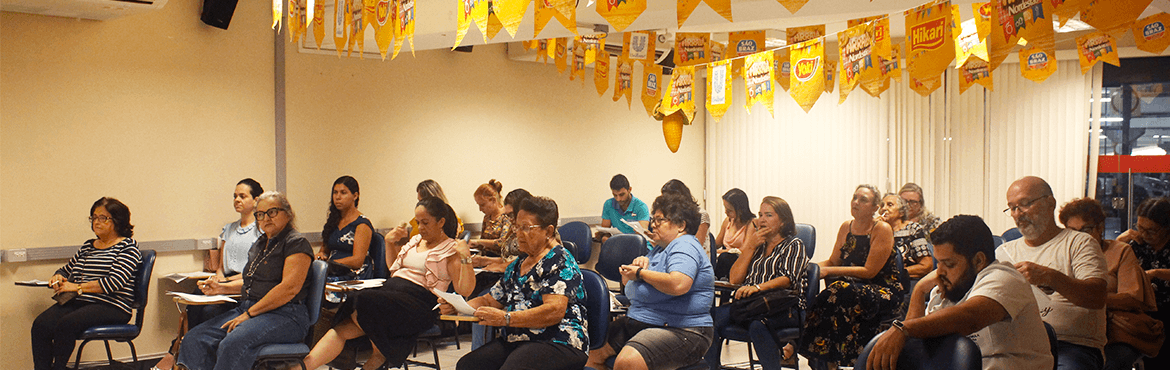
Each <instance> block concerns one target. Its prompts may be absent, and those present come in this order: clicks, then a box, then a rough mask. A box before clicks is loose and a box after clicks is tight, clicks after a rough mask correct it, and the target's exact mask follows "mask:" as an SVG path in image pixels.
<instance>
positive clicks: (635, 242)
mask: <svg viewBox="0 0 1170 370" xmlns="http://www.w3.org/2000/svg"><path fill="white" fill-rule="evenodd" d="M647 252H648V251H647V250H646V238H643V237H642V236H641V235H638V234H619V235H614V236H611V237H609V239H606V240H605V244H602V245H601V253H600V254H599V255H598V256H597V264H595V265H593V267H594V269H595V270H597V273H599V274H601V276H602V277H605V278H606V279H609V280H613V281H622V274H621V273H619V272H618V267H621V266H622V265H628V264H630V262H633V261H634V258H638V257H639V256H645V255H646V253H647Z"/></svg>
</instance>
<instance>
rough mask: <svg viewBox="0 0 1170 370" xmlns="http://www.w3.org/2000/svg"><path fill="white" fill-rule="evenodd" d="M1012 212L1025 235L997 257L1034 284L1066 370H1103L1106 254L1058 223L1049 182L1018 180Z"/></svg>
mask: <svg viewBox="0 0 1170 370" xmlns="http://www.w3.org/2000/svg"><path fill="white" fill-rule="evenodd" d="M1007 202H1008V209H1005V210H1004V212H1005V213H1008V214H1009V215H1011V216H1012V219H1013V220H1015V222H1016V227H1017V228H1019V230H1020V233H1021V234H1023V235H1024V237H1022V238H1019V239H1016V240H1013V241H1010V242H1007V243H1004V244H1003V245H1002V246H1000V247H999V249H998V250H997V251H996V258H997V259H999V260H1000V261H1003V262H1006V263H1011V264H1013V265H1014V266H1015V268H1016V270H1019V271H1020V273H1021V274H1023V275H1024V278H1026V279H1028V282H1029V283H1031V284H1032V293H1033V295H1034V296H1035V297H1036V303H1037V304H1038V305H1039V307H1040V317H1041V318H1043V319H1044V321H1045V322H1047V323H1048V324H1049V325H1052V328H1053V329H1055V330H1056V339H1057V340H1058V341H1057V345H1056V347H1057V353H1056V364H1057V366H1058V367H1059V368H1060V369H1101V368H1102V367H1103V366H1104V355H1103V354H1102V352H1101V349H1102V348H1104V347H1105V341H1106V340H1105V322H1106V320H1105V293H1106V280H1105V278H1106V276H1107V265H1106V262H1105V255H1104V253H1102V252H1101V248H1100V247H1099V246H1098V245H1097V241H1096V240H1094V239H1093V238H1092V237H1091V236H1089V234H1085V233H1082V232H1079V231H1073V230H1068V229H1063V228H1061V227H1060V226H1057V224H1056V217H1055V216H1054V210H1055V209H1056V199H1055V198H1053V196H1052V188H1051V187H1049V186H1048V183H1046V182H1044V180H1043V179H1040V178H1039V177H1034V176H1028V177H1024V178H1021V179H1019V180H1016V181H1015V182H1013V183H1012V185H1011V187H1009V188H1008V191H1007Z"/></svg>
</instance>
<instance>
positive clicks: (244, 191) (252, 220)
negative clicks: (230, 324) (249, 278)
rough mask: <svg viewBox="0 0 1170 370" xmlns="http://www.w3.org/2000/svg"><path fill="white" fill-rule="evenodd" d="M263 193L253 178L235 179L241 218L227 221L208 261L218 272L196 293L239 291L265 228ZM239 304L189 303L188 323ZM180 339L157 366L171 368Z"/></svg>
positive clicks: (194, 323) (200, 284)
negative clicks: (259, 202)
mask: <svg viewBox="0 0 1170 370" xmlns="http://www.w3.org/2000/svg"><path fill="white" fill-rule="evenodd" d="M263 193H264V188H263V187H261V186H260V183H259V182H256V180H253V179H250V178H249V179H243V180H240V182H238V183H236V190H235V192H234V193H233V194H232V204H233V205H234V206H235V208H236V212H238V213H239V214H240V219H239V220H237V221H232V222H230V223H228V224H227V225H224V227H223V231H221V232H220V234H219V250H217V251H213V252H216V253H212V254H211V258H209V261H210V262H211V263H210V264H211V266H212V270H213V271H215V276H212V277H209V278H207V279H204V280H202V281H199V282H197V283H196V285H197V286H198V287H199V291H198V292H197V293H202V294H206V295H215V294H238V293H239V292H240V287H241V286H243V283H244V282H243V281H242V280H241V279H242V278H243V275H240V273H241V272H243V271H244V266H245V265H247V264H248V250H250V249H252V244H255V243H256V239H260V236H261V235H264V232H263V231H261V230H260V227H259V226H257V225H256V216H254V215H252V212H253V211H255V210H256V197H259V196H260V194H263ZM235 307H236V304H235V303H223V304H211V305H189V306H187V327H188V328H193V327H196V326H198V325H199V324H202V323H203V322H204V321H207V320H209V319H211V318H213V317H216V316H219V315H221V314H223V313H224V312H227V311H228V310H231V309H233V308H235ZM178 344H179V341H178V340H177V339H176V340H175V341H173V342H172V343H171V349H170V351H169V352H168V353H167V354H165V355H163V358H162V359H161V360H159V361H158V363H157V364H155V365H154V366H155V368H156V369H170V368H171V366H173V365H174V364H175V354H176V353H178V351H179V348H178Z"/></svg>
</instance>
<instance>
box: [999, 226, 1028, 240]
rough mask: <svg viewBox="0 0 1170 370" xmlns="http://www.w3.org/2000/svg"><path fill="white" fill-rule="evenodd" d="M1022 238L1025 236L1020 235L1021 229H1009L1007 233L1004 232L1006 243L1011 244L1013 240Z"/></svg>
mask: <svg viewBox="0 0 1170 370" xmlns="http://www.w3.org/2000/svg"><path fill="white" fill-rule="evenodd" d="M1022 236H1024V234H1021V233H1020V229H1017V228H1014V227H1013V228H1010V229H1007V231H1004V232H1003V241H1004V242H1005V243H1006V242H1010V241H1012V240H1016V239H1019V238H1020V237H1022Z"/></svg>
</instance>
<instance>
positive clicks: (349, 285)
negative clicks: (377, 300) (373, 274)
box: [329, 279, 386, 290]
mask: <svg viewBox="0 0 1170 370" xmlns="http://www.w3.org/2000/svg"><path fill="white" fill-rule="evenodd" d="M385 283H386V279H366V280H350V281H339V282H336V283H329V285H333V286H336V287H338V288H344V289H350V290H362V289H369V288H377V287H381V286H382V284H385Z"/></svg>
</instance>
